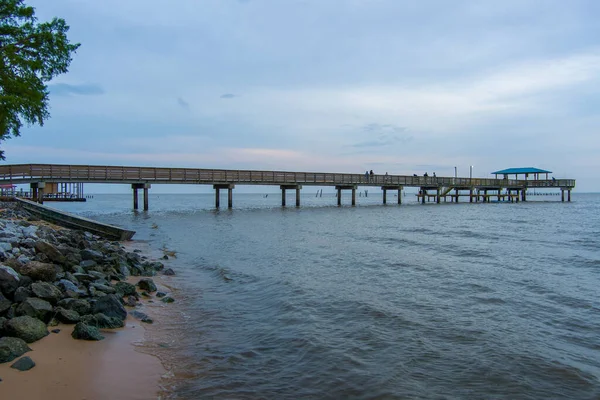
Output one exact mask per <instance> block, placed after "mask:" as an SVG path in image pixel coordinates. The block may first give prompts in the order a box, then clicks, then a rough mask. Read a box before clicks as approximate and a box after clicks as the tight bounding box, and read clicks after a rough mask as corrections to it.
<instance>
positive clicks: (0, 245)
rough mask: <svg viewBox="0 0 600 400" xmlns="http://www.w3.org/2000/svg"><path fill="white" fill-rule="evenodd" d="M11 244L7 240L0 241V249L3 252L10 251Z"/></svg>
mask: <svg viewBox="0 0 600 400" xmlns="http://www.w3.org/2000/svg"><path fill="white" fill-rule="evenodd" d="M12 248H13V247H12V244H10V243H7V242H0V251H3V252H5V253H10V252H11V251H12Z"/></svg>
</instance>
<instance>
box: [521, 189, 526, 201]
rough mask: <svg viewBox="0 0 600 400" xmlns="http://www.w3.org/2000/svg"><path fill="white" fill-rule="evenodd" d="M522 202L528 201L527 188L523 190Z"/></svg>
mask: <svg viewBox="0 0 600 400" xmlns="http://www.w3.org/2000/svg"><path fill="white" fill-rule="evenodd" d="M521 200H522V201H527V188H524V189H523V190H521Z"/></svg>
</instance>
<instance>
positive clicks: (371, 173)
mask: <svg viewBox="0 0 600 400" xmlns="http://www.w3.org/2000/svg"><path fill="white" fill-rule="evenodd" d="M369 174H370V175H371V182H373V175H374V174H373V170H371V172H369Z"/></svg>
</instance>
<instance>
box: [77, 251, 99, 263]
mask: <svg viewBox="0 0 600 400" xmlns="http://www.w3.org/2000/svg"><path fill="white" fill-rule="evenodd" d="M79 254H80V255H81V259H82V260H94V261H96V262H101V261H102V260H104V254H102V253H101V252H99V251H97V250H92V249H83V250H81V251H80V252H79Z"/></svg>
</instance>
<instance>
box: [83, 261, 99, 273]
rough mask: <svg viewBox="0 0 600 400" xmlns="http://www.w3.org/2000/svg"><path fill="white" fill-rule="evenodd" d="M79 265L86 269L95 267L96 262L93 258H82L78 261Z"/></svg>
mask: <svg viewBox="0 0 600 400" xmlns="http://www.w3.org/2000/svg"><path fill="white" fill-rule="evenodd" d="M79 266H80V267H81V268H83V269H84V270H86V271H87V270H89V269H91V268H94V267H97V266H98V263H97V262H96V261H94V260H83V261H81V262H80V263H79Z"/></svg>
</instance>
